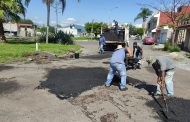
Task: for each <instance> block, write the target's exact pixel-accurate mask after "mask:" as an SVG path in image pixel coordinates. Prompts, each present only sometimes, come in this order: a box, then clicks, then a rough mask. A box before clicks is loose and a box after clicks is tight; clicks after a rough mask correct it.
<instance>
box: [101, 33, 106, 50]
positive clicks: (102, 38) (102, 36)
mask: <svg viewBox="0 0 190 122" xmlns="http://www.w3.org/2000/svg"><path fill="white" fill-rule="evenodd" d="M105 41H106V40H105V37H104V35H103V34H101V35H100V39H99V52H100V54H103V53H104V45H105Z"/></svg>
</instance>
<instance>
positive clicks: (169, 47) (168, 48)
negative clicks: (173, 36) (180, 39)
mask: <svg viewBox="0 0 190 122" xmlns="http://www.w3.org/2000/svg"><path fill="white" fill-rule="evenodd" d="M164 51H170V52H179V51H180V48H179V47H178V46H177V45H176V44H175V45H174V46H172V44H171V43H169V42H167V43H165V44H164Z"/></svg>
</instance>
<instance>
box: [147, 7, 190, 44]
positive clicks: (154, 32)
mask: <svg viewBox="0 0 190 122" xmlns="http://www.w3.org/2000/svg"><path fill="white" fill-rule="evenodd" d="M185 13H190V6H181V7H179V8H178V10H177V12H176V13H175V15H177V16H180V15H183V14H185ZM169 14H171V13H166V12H158V13H157V14H155V15H154V16H152V17H151V19H150V21H149V22H148V25H147V35H148V36H151V37H154V38H155V39H156V40H157V42H158V43H165V42H166V41H167V40H169V39H171V38H172V34H173V29H172V26H176V25H177V23H173V22H172V21H171V18H170V17H168V15H169Z"/></svg>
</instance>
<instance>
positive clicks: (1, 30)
mask: <svg viewBox="0 0 190 122" xmlns="http://www.w3.org/2000/svg"><path fill="white" fill-rule="evenodd" d="M5 41H6V38H5V35H4V28H3V20H1V19H0V43H1V42H5Z"/></svg>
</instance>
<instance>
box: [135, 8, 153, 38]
mask: <svg viewBox="0 0 190 122" xmlns="http://www.w3.org/2000/svg"><path fill="white" fill-rule="evenodd" d="M152 13H153V12H152V11H151V10H150V9H149V8H141V12H140V13H139V14H138V15H137V16H136V17H135V19H134V21H136V20H138V19H143V35H145V30H146V21H147V18H148V17H149V16H151V15H152Z"/></svg>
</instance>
